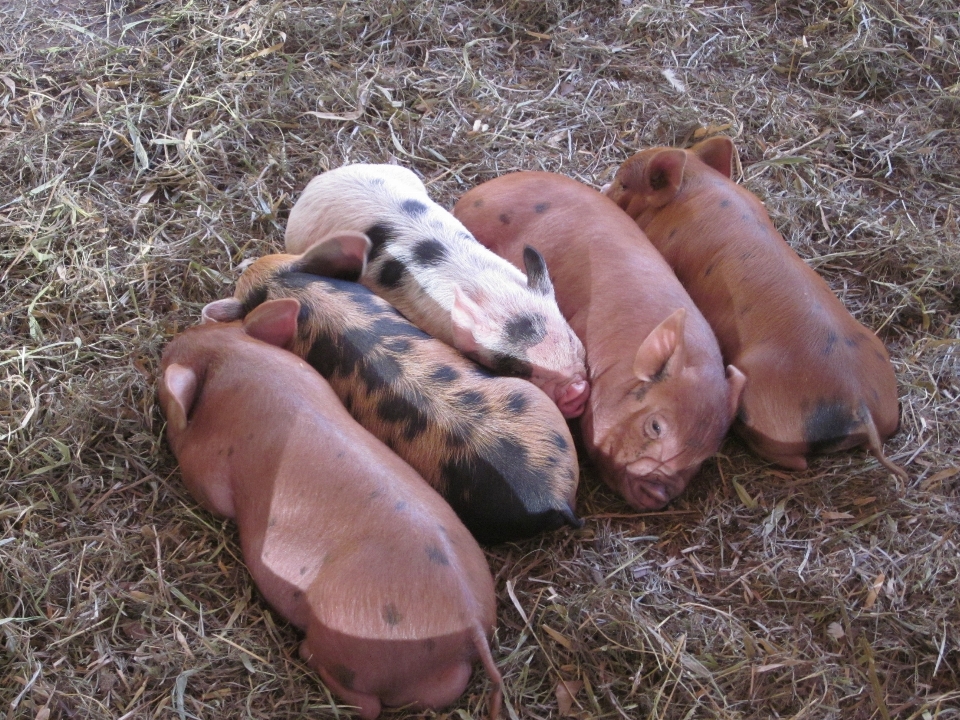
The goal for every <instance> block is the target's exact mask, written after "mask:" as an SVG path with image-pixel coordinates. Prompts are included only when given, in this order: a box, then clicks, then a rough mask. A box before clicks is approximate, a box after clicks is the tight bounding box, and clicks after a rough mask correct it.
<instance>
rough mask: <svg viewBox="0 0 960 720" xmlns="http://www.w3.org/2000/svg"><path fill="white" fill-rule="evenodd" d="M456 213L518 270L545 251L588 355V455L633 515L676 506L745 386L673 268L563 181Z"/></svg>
mask: <svg viewBox="0 0 960 720" xmlns="http://www.w3.org/2000/svg"><path fill="white" fill-rule="evenodd" d="M453 213H454V215H455V216H456V217H457V219H459V220H460V221H461V222H462V223H463V224H464V225H465V226H466V227H467V229H468V230H470V232H472V233H473V234H474V236H475V237H476V238H477V240H479V241H480V242H481V243H482V244H483V245H485V246H486V247H488V248H490V249H491V250H493V251H494V252H496V253H497V254H499V255H502V256H503V257H505V258H506V259H507V260H509V261H510V262H512V263H514V264H515V265H517V266H521V265H522V263H523V255H524V254H525V252H526V250H525V246H526V245H530V246H532V247H533V248H536V249H537V250H538V251H539V252H540V254H541V255H543V257H544V259H545V260H546V263H547V267H548V269H549V272H550V275H551V276H552V280H553V286H554V290H555V292H556V297H557V302H558V304H559V306H560V311H561V312H562V313H563V315H564V317H566V319H567V322H569V323H570V327H572V328H573V330H574V332H575V333H577V336H578V337H579V338H580V340H581V341H582V342H583V345H584V347H585V348H586V352H587V370H588V378H589V380H590V386H591V393H590V398H589V399H588V401H587V407H586V411H585V412H584V414H583V418H582V419H581V423H580V425H581V428H582V430H583V438H584V442H585V444H586V447H587V451H588V452H589V453H590V455H591V457H592V458H593V460H594V461H595V462H596V463H597V464H598V466H599V467H600V470H601V473H602V476H603V478H604V480H605V481H606V482H607V484H609V485H610V486H611V487H613V488H614V489H615V490H618V491H619V492H620V493H621V494H622V495H623V496H624V498H626V500H627V502H629V503H630V504H631V505H632V506H633V507H635V508H637V509H657V508H660V507H663V506H664V505H666V504H667V503H668V502H669V501H670V500H671V499H673V498H674V497H676V496H677V495H679V494H680V492H681V491H682V490H683V489H684V488H685V487H686V486H687V483H688V482H689V480H690V478H691V477H692V476H693V475H694V474H695V473H696V472H697V470H698V469H699V468H700V465H701V463H702V462H703V461H704V460H705V459H707V458H708V457H710V456H711V455H713V454H714V453H715V452H716V450H717V448H718V447H719V446H720V443H721V442H722V441H723V438H724V436H725V435H726V433H727V429H728V428H729V426H730V422H731V420H732V418H733V413H734V409H735V408H736V406H737V401H738V399H739V397H740V389H741V388H742V381H743V375H742V374H741V373H740V372H739V371H738V370H737V369H736V368H734V367H730V368H728V369H727V372H726V374H724V367H723V362H722V360H721V357H720V349H719V348H718V347H717V341H716V339H715V338H714V337H713V332H712V331H711V330H710V326H709V325H707V322H706V320H704V319H703V316H702V315H701V314H700V312H699V311H698V310H697V308H696V306H695V305H694V304H693V301H692V300H691V299H690V297H689V296H688V295H687V293H686V291H684V289H683V287H681V285H680V283H679V282H678V281H677V278H676V276H675V275H674V274H673V271H672V270H671V269H670V267H669V266H668V265H667V264H666V263H665V262H664V260H663V258H661V257H660V255H659V254H658V253H657V251H656V250H655V249H654V248H653V246H652V245H650V243H649V242H648V241H647V239H646V238H645V237H644V235H643V233H642V232H640V231H639V230H638V229H637V226H636V225H635V224H634V223H633V222H632V221H631V220H630V218H628V217H627V216H626V215H624V214H623V213H622V212H621V211H620V210H619V209H618V208H617V207H616V205H614V204H613V203H612V202H610V200H608V199H607V198H605V197H603V195H601V194H600V193H599V192H597V191H596V190H594V189H592V188H590V187H587V186H586V185H583V184H582V183H579V182H577V181H575V180H572V179H570V178H568V177H564V176H562V175H556V174H553V173H543V172H519V173H513V174H510V175H504V176H502V177H499V178H496V179H494V180H490V181H488V182H485V183H483V184H482V185H479V186H478V187H475V188H474V189H473V190H471V191H470V192H468V193H467V194H466V195H464V196H463V197H462V198H460V201H459V202H458V203H457V204H456V207H454V209H453Z"/></svg>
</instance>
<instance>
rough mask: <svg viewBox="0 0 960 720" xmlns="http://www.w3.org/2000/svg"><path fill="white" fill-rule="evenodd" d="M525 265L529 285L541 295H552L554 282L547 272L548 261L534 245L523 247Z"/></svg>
mask: <svg viewBox="0 0 960 720" xmlns="http://www.w3.org/2000/svg"><path fill="white" fill-rule="evenodd" d="M523 266H524V267H525V268H526V270H527V287H529V288H530V289H531V290H533V291H534V292H537V293H540V294H541V295H551V296H552V295H553V283H552V282H550V273H548V272H547V261H546V260H544V259H543V255H541V254H540V253H539V252H538V251H537V249H536V248H535V247H533V246H532V245H525V246H524V248H523Z"/></svg>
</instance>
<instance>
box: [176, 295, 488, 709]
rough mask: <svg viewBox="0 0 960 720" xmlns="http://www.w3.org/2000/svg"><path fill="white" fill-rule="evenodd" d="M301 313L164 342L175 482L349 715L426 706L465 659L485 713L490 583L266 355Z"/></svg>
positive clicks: (368, 440) (447, 527) (457, 526)
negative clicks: (237, 552)
mask: <svg viewBox="0 0 960 720" xmlns="http://www.w3.org/2000/svg"><path fill="white" fill-rule="evenodd" d="M299 311H300V304H299V303H298V302H297V301H296V300H292V299H285V300H278V301H274V302H267V303H263V304H262V305H260V306H259V307H258V308H257V309H256V310H254V311H253V312H251V313H250V314H248V315H247V317H246V318H245V320H244V322H243V323H242V324H241V323H239V322H235V323H229V324H219V323H217V324H205V325H201V326H198V327H194V328H190V329H188V330H186V331H185V332H184V333H182V334H181V335H179V336H177V337H176V338H175V339H174V340H173V341H172V342H171V343H170V345H169V346H168V347H167V349H166V351H165V352H164V355H163V360H162V363H161V368H162V372H163V375H162V378H161V380H160V389H159V395H160V405H161V407H162V409H163V413H164V415H165V416H166V418H167V440H168V441H169V443H170V446H171V448H172V449H173V452H174V454H175V455H176V456H177V459H178V460H179V462H180V470H181V473H182V474H183V479H184V482H185V483H186V485H187V488H188V489H189V490H190V492H191V494H192V495H193V496H194V497H195V498H196V499H197V500H198V501H199V502H200V504H201V505H203V506H204V507H205V508H206V509H208V510H210V511H211V512H214V513H216V514H218V515H223V516H226V517H230V518H235V519H236V522H237V526H238V528H239V531H240V545H241V548H242V550H243V556H244V559H245V561H246V563H247V567H248V568H249V569H250V574H251V575H252V576H253V579H254V581H255V582H256V584H257V586H258V587H259V588H260V591H261V592H262V593H263V595H264V597H265V598H266V600H267V601H268V602H269V603H270V604H271V605H272V606H273V607H275V608H276V609H277V610H278V611H279V612H280V614H281V615H283V616H284V617H285V618H287V619H288V620H289V621H290V622H292V623H293V624H294V625H296V626H297V627H299V628H301V629H303V630H305V631H306V639H305V640H304V641H303V643H302V645H301V646H300V652H301V655H302V656H303V658H304V659H305V660H306V662H307V663H309V664H310V665H311V666H312V667H313V668H315V669H316V670H317V671H318V672H319V673H320V676H321V677H322V678H323V680H324V682H325V683H326V684H327V685H328V686H329V687H330V689H331V690H333V691H334V692H335V693H336V694H337V695H338V696H339V697H341V698H342V699H344V700H345V701H347V702H348V703H350V704H351V705H356V706H357V707H358V708H359V709H360V716H361V717H363V718H366V719H370V718H375V717H377V715H379V713H380V708H381V705H387V706H399V705H407V704H408V703H412V704H413V705H414V706H415V707H418V708H431V709H439V708H442V707H444V706H446V705H449V704H451V703H452V702H454V701H455V700H456V699H457V698H458V697H459V696H460V694H461V693H462V692H463V690H464V688H465V687H466V684H467V682H468V681H469V678H470V673H471V665H472V661H473V659H474V658H476V657H477V656H479V657H480V659H481V661H482V663H483V666H484V668H485V669H486V671H487V673H488V675H489V676H490V679H491V681H492V682H493V683H494V686H495V690H494V691H493V695H492V696H491V698H490V702H489V707H490V716H491V718H493V717H495V716H496V715H497V713H498V709H499V705H500V693H501V690H500V685H501V681H500V675H499V673H498V672H497V668H496V665H495V664H494V662H493V658H492V657H491V654H490V648H489V646H488V644H487V636H488V635H489V634H490V633H491V632H492V629H493V627H494V625H495V609H496V602H495V598H494V589H493V579H492V578H491V576H490V570H489V568H488V567H487V563H486V560H485V558H484V556H483V552H482V551H481V550H480V547H479V546H478V545H477V543H476V541H475V540H474V539H473V538H472V537H471V536H470V533H469V532H467V529H466V528H465V527H464V526H463V524H462V523H461V522H460V521H459V520H458V519H457V516H456V515H455V514H454V513H453V511H452V510H451V509H450V507H449V505H447V503H445V502H444V501H443V499H442V498H441V497H440V496H439V495H438V494H437V493H436V492H435V491H434V490H433V489H432V488H430V487H429V486H428V485H427V484H426V483H425V482H424V481H423V479H422V478H421V477H420V476H418V475H417V473H416V472H415V471H414V470H413V469H412V468H411V467H410V466H409V465H407V464H406V463H405V462H403V461H402V460H401V459H400V458H398V457H397V456H396V455H394V454H393V453H392V452H390V450H389V449H387V448H386V447H385V446H384V445H383V444H382V443H381V442H380V441H379V440H377V439H376V438H374V437H373V436H372V435H370V433H368V432H367V431H366V430H364V429H363V428H362V427H360V426H359V425H358V424H357V423H356V421H355V420H354V419H353V418H351V417H350V415H349V414H348V413H347V411H346V410H345V409H344V408H343V405H342V404H341V403H340V400H339V399H338V398H337V396H336V395H335V394H334V393H333V391H332V390H331V389H330V386H329V385H328V384H327V382H326V381H325V380H324V379H323V378H322V377H320V376H319V375H318V374H317V373H316V372H315V371H314V370H313V369H312V368H310V367H309V366H308V365H307V364H306V363H305V362H303V361H302V360H301V359H300V358H298V357H296V356H295V355H293V354H292V353H289V352H286V351H285V350H282V349H280V348H279V347H275V346H277V345H286V344H289V343H290V342H291V341H292V338H293V334H294V332H295V329H296V319H297V314H298V312H299Z"/></svg>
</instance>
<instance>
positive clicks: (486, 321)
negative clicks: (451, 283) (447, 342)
mask: <svg viewBox="0 0 960 720" xmlns="http://www.w3.org/2000/svg"><path fill="white" fill-rule="evenodd" d="M450 325H451V328H452V330H453V346H454V347H455V348H456V349H457V350H459V351H460V352H462V353H464V354H465V355H467V354H470V353H475V352H477V351H478V350H480V349H481V348H482V347H483V341H484V339H485V338H487V339H489V338H490V336H491V334H495V333H496V328H494V327H493V326H492V324H491V322H490V318H489V316H488V315H487V313H486V312H484V310H483V308H481V307H480V306H479V305H478V304H477V303H475V302H474V301H473V300H471V299H470V298H469V297H467V294H466V293H465V292H464V291H463V290H461V289H460V288H459V287H458V288H455V289H454V296H453V307H452V308H451V309H450Z"/></svg>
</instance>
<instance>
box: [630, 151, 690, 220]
mask: <svg viewBox="0 0 960 720" xmlns="http://www.w3.org/2000/svg"><path fill="white" fill-rule="evenodd" d="M686 164H687V154H686V153H685V152H684V151H683V150H676V149H673V148H671V149H669V150H661V151H660V152H658V153H657V154H656V155H654V156H653V157H652V158H650V160H649V162H647V166H646V168H644V171H643V179H642V180H641V183H640V187H641V193H642V194H643V195H646V196H647V197H648V198H650V205H651V206H652V207H655V208H661V207H663V206H664V205H666V204H667V203H668V202H670V201H671V200H673V199H674V198H675V197H676V196H677V193H678V192H680V183H681V182H683V168H684V167H686Z"/></svg>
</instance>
